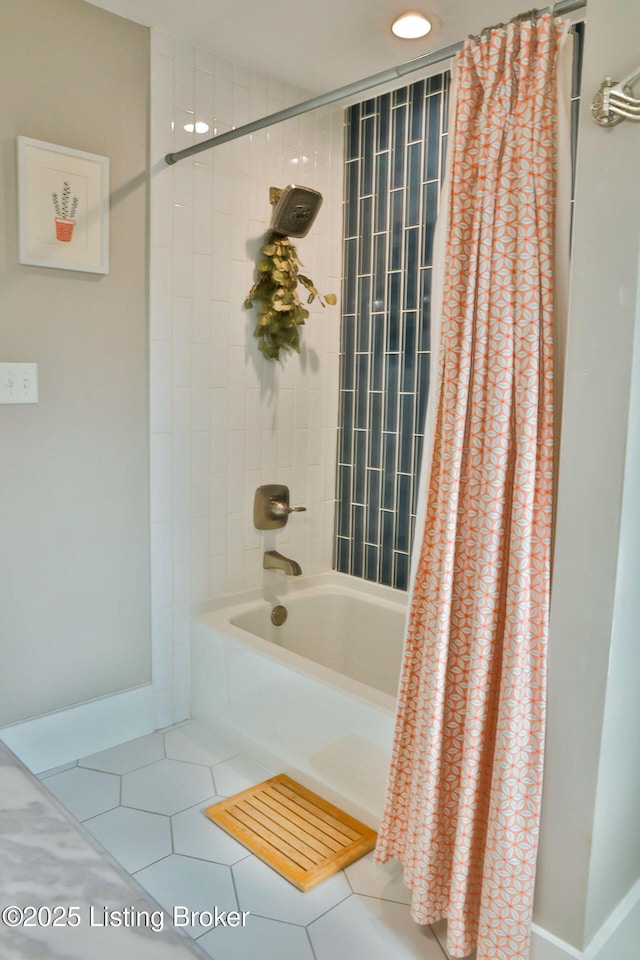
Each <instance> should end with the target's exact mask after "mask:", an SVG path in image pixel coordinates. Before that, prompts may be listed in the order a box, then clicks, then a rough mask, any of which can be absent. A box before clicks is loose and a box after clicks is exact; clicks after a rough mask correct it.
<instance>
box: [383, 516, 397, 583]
mask: <svg viewBox="0 0 640 960" xmlns="http://www.w3.org/2000/svg"><path fill="white" fill-rule="evenodd" d="M393 537H394V515H393V513H391V512H390V511H389V510H383V511H382V535H381V538H380V582H381V583H386V584H387V585H388V586H390V587H392V586H395V580H394V563H393V559H394V557H393Z"/></svg>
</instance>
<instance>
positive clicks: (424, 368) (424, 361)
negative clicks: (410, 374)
mask: <svg viewBox="0 0 640 960" xmlns="http://www.w3.org/2000/svg"><path fill="white" fill-rule="evenodd" d="M430 361H431V354H430V353H419V354H418V390H417V396H418V404H417V413H416V430H417V431H418V432H419V433H423V432H424V425H425V421H426V415H427V397H428V396H429V368H430Z"/></svg>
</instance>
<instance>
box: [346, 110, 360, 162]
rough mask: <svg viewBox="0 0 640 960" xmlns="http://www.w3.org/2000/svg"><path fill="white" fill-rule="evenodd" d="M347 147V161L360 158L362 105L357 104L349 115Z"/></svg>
mask: <svg viewBox="0 0 640 960" xmlns="http://www.w3.org/2000/svg"><path fill="white" fill-rule="evenodd" d="M347 116H348V120H347V130H346V147H347V160H353V159H354V158H355V157H359V156H360V104H359V103H356V104H355V105H354V106H353V107H351V109H350V110H349V111H348V113H347Z"/></svg>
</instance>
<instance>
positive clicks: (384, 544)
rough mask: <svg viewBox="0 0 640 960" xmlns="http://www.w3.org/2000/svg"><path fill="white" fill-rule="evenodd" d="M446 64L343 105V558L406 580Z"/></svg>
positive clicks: (359, 568) (425, 374)
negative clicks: (425, 75) (442, 70)
mask: <svg viewBox="0 0 640 960" xmlns="http://www.w3.org/2000/svg"><path fill="white" fill-rule="evenodd" d="M448 89H449V74H448V73H443V74H439V75H437V76H434V77H431V78H429V79H426V80H420V81H419V82H418V83H414V84H412V85H411V86H408V87H404V88H403V89H401V90H396V91H394V92H392V93H386V94H384V95H383V96H379V97H376V98H375V99H371V100H367V101H366V102H364V103H360V104H356V105H354V106H353V107H351V108H349V110H347V116H346V121H347V122H346V143H345V153H346V172H345V216H344V237H345V241H344V267H343V277H344V282H343V291H342V296H343V316H342V342H341V356H340V416H339V424H340V427H339V435H338V475H337V509H336V554H335V566H336V569H337V570H339V571H341V572H343V573H350V574H352V575H354V576H358V577H363V578H365V579H367V580H375V581H377V582H380V583H385V584H388V585H390V586H393V587H398V588H400V589H406V587H407V581H408V575H409V554H410V550H411V543H412V538H413V527H414V524H415V512H416V504H417V499H418V474H419V465H420V457H421V451H422V440H423V434H422V431H423V424H424V415H425V408H426V403H427V392H428V386H429V360H430V341H429V328H430V324H429V311H430V299H431V274H432V263H433V235H434V227H435V221H436V214H437V212H438V198H439V194H440V183H441V178H442V175H443V172H444V159H445V151H446V142H447V130H446V124H447V115H448V104H447V101H448Z"/></svg>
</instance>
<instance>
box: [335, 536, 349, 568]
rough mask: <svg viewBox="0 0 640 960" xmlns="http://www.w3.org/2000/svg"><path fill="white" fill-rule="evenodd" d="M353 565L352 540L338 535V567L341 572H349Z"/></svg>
mask: <svg viewBox="0 0 640 960" xmlns="http://www.w3.org/2000/svg"><path fill="white" fill-rule="evenodd" d="M350 567H351V540H347V539H346V538H345V537H338V546H337V550H336V569H337V570H338V572H339V573H349V572H350Z"/></svg>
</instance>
